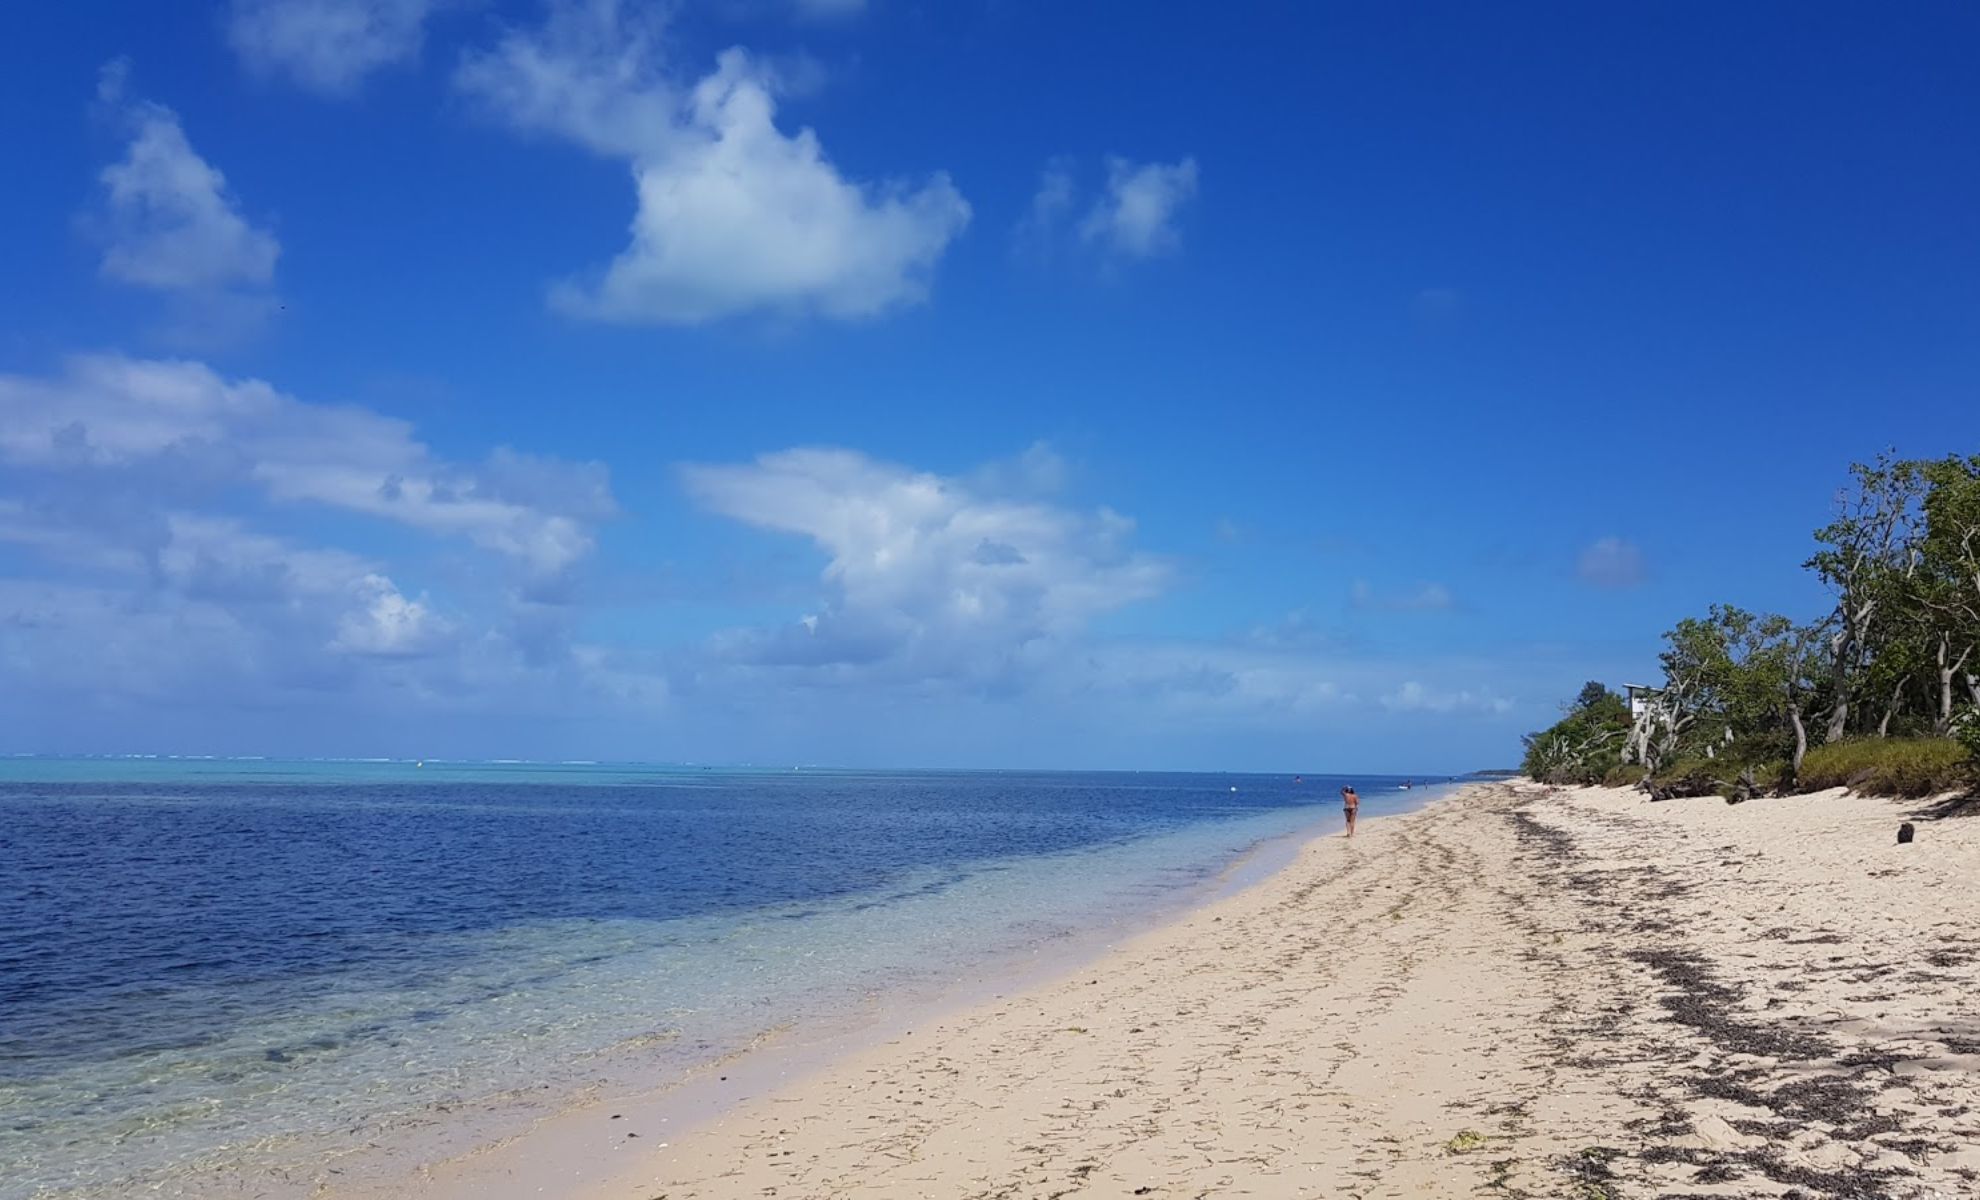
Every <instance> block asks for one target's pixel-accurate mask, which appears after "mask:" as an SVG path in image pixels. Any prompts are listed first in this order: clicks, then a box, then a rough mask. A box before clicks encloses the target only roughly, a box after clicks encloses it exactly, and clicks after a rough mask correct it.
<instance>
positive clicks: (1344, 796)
mask: <svg viewBox="0 0 1980 1200" xmlns="http://www.w3.org/2000/svg"><path fill="white" fill-rule="evenodd" d="M1341 811H1342V812H1343V813H1346V814H1347V826H1348V831H1347V835H1348V836H1349V837H1353V836H1354V817H1355V814H1356V813H1358V812H1360V811H1361V797H1359V796H1357V795H1355V794H1354V785H1353V784H1351V783H1350V784H1348V785H1347V786H1346V787H1344V788H1342V789H1341Z"/></svg>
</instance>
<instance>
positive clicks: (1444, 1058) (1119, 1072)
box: [338, 783, 1980, 1200]
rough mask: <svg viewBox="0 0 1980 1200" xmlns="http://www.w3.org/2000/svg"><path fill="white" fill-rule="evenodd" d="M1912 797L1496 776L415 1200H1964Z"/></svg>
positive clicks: (1970, 1107) (1970, 1042)
mask: <svg viewBox="0 0 1980 1200" xmlns="http://www.w3.org/2000/svg"><path fill="white" fill-rule="evenodd" d="M1919 807H1920V806H1918V805H1916V804H1909V805H1907V804H1900V803H1896V802H1891V801H1886V800H1880V799H1871V798H1862V797H1852V796H1846V795H1842V794H1840V793H1826V794H1821V795H1816V796H1807V797H1796V798H1790V799H1775V800H1759V801H1753V802H1750V803H1747V804H1744V805H1739V806H1730V805H1727V804H1725V803H1724V802H1722V801H1720V800H1717V799H1701V800H1687V801H1675V802H1669V803H1662V804H1652V803H1649V802H1647V801H1646V800H1645V799H1644V798H1643V797H1642V796H1641V795H1640V794H1638V793H1633V792H1621V791H1605V790H1600V789H1581V790H1563V789H1553V788H1544V787H1540V786H1538V785H1532V784H1524V783H1515V784H1490V785H1479V786H1476V787H1472V788H1468V789H1466V790H1464V791H1463V792H1461V793H1459V794H1458V795H1456V796H1454V797H1452V798H1450V799H1448V800H1444V801H1441V802H1439V803H1437V804H1435V805H1433V806H1432V807H1430V808H1429V809H1426V810H1424V811H1421V812H1418V813H1414V814H1410V815H1408V816H1402V817H1394V818H1384V819H1378V820H1372V821H1369V822H1366V823H1365V824H1364V827H1363V832H1362V836H1360V837H1358V838H1356V839H1355V840H1354V841H1353V842H1352V843H1350V842H1348V841H1346V840H1344V839H1341V838H1339V837H1325V838H1321V839H1318V840H1315V841H1314V842H1312V843H1310V844H1309V845H1307V846H1306V847H1305V848H1304V849H1303V850H1302V852H1301V853H1300V855H1299V857H1298V859H1297V861H1296V862H1295V863H1294V864H1293V865H1292V866H1290V867H1288V868H1287V869H1285V870H1283V871H1281V872H1279V873H1278V874H1276V875H1273V876H1272V877H1271V878H1269V879H1267V880H1266V881H1264V882H1262V883H1260V884H1258V885H1256V886H1254V887H1252V888H1249V889H1248V890H1245V891H1243V892H1242V893H1240V894H1237V895H1235V896H1231V897H1228V898H1226V899H1223V900H1221V901H1219V902H1217V903H1215V904H1212V905H1210V906H1208V907H1206V908H1203V909H1200V910H1198V911H1195V912H1193V913H1191V914H1189V915H1188V916H1186V917H1184V918H1183V919H1180V920H1178V921H1176V922H1175V923H1173V924H1170V925H1167V926H1164V927H1162V928H1159V929H1156V930H1154V931H1152V932H1150V933H1147V934H1145V935H1142V936H1140V937H1138V938H1136V939H1134V940H1133V941H1131V942H1129V943H1127V944H1125V945H1123V946H1121V947H1119V948H1118V949H1116V950H1114V951H1112V952H1110V953H1109V954H1108V955H1107V956H1106V957H1105V958H1104V959H1102V960H1101V961H1099V962H1097V963H1094V964H1092V965H1090V966H1087V967H1084V968H1082V969H1080V970H1079V971H1078V972H1077V973H1075V974H1073V975H1071V976H1069V977H1066V978H1063V979H1060V980H1058V981H1056V982H1052V983H1049V984H1047V985H1044V986H1041V987H1036V988H1034V989H1031V990H1028V991H1024V992H1022V993H1020V994H1013V995H1009V996H1005V997H1001V998H998V999H995V1000H993V1001H990V1002H987V1003H984V1004H981V1005H978V1006H976V1007H973V1008H970V1009H967V1010H965V1011H960V1012H953V1013H951V1014H949V1015H948V1016H946V1017H945V1018H944V1019H941V1020H939V1021H938V1022H937V1023H935V1024H934V1025H932V1026H928V1027H922V1028H915V1029H913V1030H912V1031H907V1030H902V1031H900V1032H899V1034H898V1035H897V1036H895V1037H893V1038H891V1039H890V1040H888V1041H887V1042H886V1043H885V1044H880V1045H874V1046H870V1047H868V1048H866V1049H864V1050H861V1051H858V1052H856V1053H853V1054H851V1055H849V1056H847V1057H843V1058H841V1059H839V1060H837V1061H833V1062H830V1063H827V1064H824V1065H822V1066H813V1067H808V1068H806V1069H805V1070H803V1071H793V1072H787V1073H785V1076H784V1077H783V1078H781V1080H780V1079H779V1072H778V1071H777V1070H775V1069H774V1068H773V1069H769V1070H765V1069H762V1064H760V1063H759V1064H756V1067H757V1069H755V1070H736V1071H735V1072H734V1075H735V1079H734V1081H733V1087H734V1088H735V1091H736V1095H735V1096H734V1099H733V1103H732V1104H731V1105H730V1106H729V1107H727V1108H726V1110H725V1111H724V1112H723V1114H722V1115H720V1116H719V1117H717V1118H715V1119H713V1120H709V1121H705V1122H703V1123H701V1124H699V1125H698V1126H695V1127H685V1126H683V1125H682V1124H681V1123H680V1122H678V1121H677V1120H673V1119H669V1120H667V1121H665V1122H663V1121H661V1120H660V1118H659V1117H658V1116H656V1115H655V1114H658V1113H660V1112H663V1111H666V1109H665V1108H664V1106H662V1105H658V1104H654V1103H645V1104H642V1103H637V1102H631V1103H613V1104H607V1105H602V1106H598V1107H595V1108H587V1109H584V1110H580V1111H577V1112H573V1113H569V1114H566V1115H565V1116H564V1117H561V1118H559V1119H558V1120H557V1121H554V1122H552V1123H550V1125H548V1126H546V1127H545V1128H544V1129H542V1130H539V1131H538V1132H537V1133H535V1134H532V1135H530V1136H526V1137H524V1138H521V1139H518V1140H516V1141H512V1142H510V1143H508V1144H506V1145H504V1146H501V1147H496V1148H493V1149H490V1150H486V1151H483V1152H480V1153H476V1154H471V1155H468V1156H466V1157H464V1158H461V1159H457V1160H455V1161H452V1162H449V1163H446V1164H442V1165H441V1166H439V1167H436V1168H433V1169H431V1170H429V1171H426V1172H424V1173H422V1175H421V1176H420V1177H419V1179H418V1181H417V1182H416V1184H414V1185H412V1186H413V1189H414V1190H415V1191H417V1192H418V1193H421V1194H426V1195H432V1196H442V1197H449V1196H465V1195H477V1196H484V1197H486V1196H510V1195H514V1196H538V1195H561V1196H566V1197H572V1198H575V1200H658V1198H660V1197H665V1198H666V1200H695V1198H706V1200H731V1198H735V1197H756V1196H767V1197H779V1198H786V1200H788V1198H794V1197H835V1196H848V1197H850V1196H859V1197H935V1198H943V1200H946V1198H950V1197H957V1198H960V1197H980V1198H985V1200H988V1198H992V1197H999V1198H1010V1200H1018V1198H1026V1200H1029V1198H1032V1197H1037V1198H1041V1200H1042V1198H1044V1197H1063V1196H1091V1197H1115V1196H1124V1197H1125V1196H1156V1197H1205V1196H1265V1197H1295V1196H1299V1197H1314V1196H1335V1195H1339V1196H1359V1197H1376V1196H1444V1195H1458V1194H1468V1193H1471V1192H1473V1191H1476V1190H1479V1189H1495V1190H1496V1194H1504V1195H1514V1196H1518V1195H1529V1196H1579V1197H1586V1198H1589V1200H1595V1198H1616V1197H1625V1196H1653V1195H1655V1196H1687V1197H1692V1196H1696V1197H1704V1196H1726V1197H1731V1196H1791V1195H1799V1196H1803V1197H1814V1196H1835V1197H1853V1196H1890V1197H1914V1196H1915V1197H1927V1196H1965V1195H1973V1194H1976V1192H1980V1182H1976V1181H1980V988H1976V986H1975V985H1976V983H1980V887H1976V883H1980V820H1968V819H1961V818H1957V817H1954V818H1948V819H1943V820H1921V821H1920V822H1919V824H1918V828H1919V835H1918V840H1917V842H1916V843H1915V844H1913V845H1909V846H1899V845H1897V844H1896V839H1895V833H1896V829H1897V826H1898V824H1899V822H1900V820H1902V819H1905V817H1906V816H1907V815H1908V814H1909V813H1912V812H1914V811H1916V810H1917V809H1918V808H1919ZM765 1053H767V1054H772V1055H774V1053H775V1051H774V1050H772V1051H767V1052H765ZM716 1070H718V1071H719V1070H723V1068H717V1069H716ZM728 1082H730V1081H725V1080H721V1079H720V1078H719V1077H718V1078H717V1079H714V1080H706V1081H704V1086H705V1087H706V1088H708V1089H711V1090H713V1091H714V1092H716V1093H717V1094H719V1093H720V1090H721V1085H722V1084H724V1083H728ZM615 1113H616V1114H617V1116H616V1118H615V1116H614V1114H615ZM338 1194H350V1193H338ZM400 1194H404V1193H403V1192H401V1193H400ZM1486 1194H1494V1193H1493V1192H1491V1191H1488V1192H1487V1193H1486Z"/></svg>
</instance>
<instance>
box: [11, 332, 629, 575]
mask: <svg viewBox="0 0 1980 1200" xmlns="http://www.w3.org/2000/svg"><path fill="white" fill-rule="evenodd" d="M0 463H7V464H10V465H13V466H17V467H23V468H41V469H64V470H77V469H99V470H102V469H119V470H149V471H151V472H153V473H154V474H157V475H161V476H168V477H170V478H171V480H172V481H173V482H174V484H175V485H176V486H186V485H188V484H190V483H191V482H193V481H198V480H210V481H213V482H215V483H233V482H240V483H246V484H249V485H251V486H253V487H255V488H257V489H259V490H260V491H261V492H262V493H263V494H264V495H265V496H267V497H269V498H270V499H273V500H276V501H280V502H301V503H312V504H320V505H327V506H330V507H333V508H338V509H343V510H346V511H350V512H357V513H362V514H365V515H368V516H372V517H376V518H379V519H382V520H386V521H392V522H396V523H399V524H402V525H407V526H410V527H413V528H416V529H421V530H424V531H426V532H428V533H432V534H437V535H442V536H452V537H461V538H464V539H466V540H467V541H469V542H471V543H473V544H474V545H477V546H480V547H482V548H484V549H487V550H491V551H495V552H497V553H499V554H502V555H504V556H506V557H508V558H509V559H511V560H512V561H514V562H516V563H518V564H520V565H521V566H523V567H524V568H525V569H526V570H527V571H528V572H530V573H532V574H535V575H551V574H555V573H557V572H559V571H562V570H564V569H565V568H567V567H569V566H570V565H572V564H573V563H575V562H576V561H577V560H579V559H580V558H582V557H584V555H585V554H587V553H588V552H589V551H590V549H591V545H592V537H591V532H590V524H591V523H592V522H594V521H596V520H597V519H599V518H600V517H602V516H604V515H608V514H609V513H610V511H611V509H612V501H611V496H610V491H609V487H608V485H607V482H606V478H605V472H604V468H603V467H601V466H598V465H597V464H575V463H559V462H553V461H550V460H542V459H534V458H530V457H527V456H523V455H518V454H515V453H513V452H508V451H498V452H497V453H496V454H495V455H494V456H493V457H492V458H491V459H490V460H489V462H488V463H487V464H486V465H485V466H482V467H473V466H467V465H463V464H458V463H449V462H446V461H444V460H440V459H437V458H436V457H434V456H433V454H432V453H431V452H430V451H429V450H428V449H427V448H426V447H425V446H424V445H422V444H421V443H420V442H418V441H417V440H415V439H414V438H413V436H412V429H411V427H410V426H408V425H407V424H406V423H405V422H403V421H398V420H395V419H393V418H390V417H385V416H381V415H379V414H377V413H373V412H370V411H367V410H365V409H361V408H352V407H336V406H330V405H319V404H308V403H305V402H303V401H301V400H297V399H295V398H293V397H290V396H287V395H284V394H283V393H281V392H279V391H277V390H275V389H274V388H273V387H271V386H269V385H268V384H266V383H263V382H261V381H259V380H254V379H247V380H234V381H230V380H227V379H225V378H223V377H222V376H220V375H219V374H218V373H217V372H215V371H213V370H212V369H211V368H210V367H207V366H205V365H203V364H201V363H197V362H190V361H161V360H149V359H131V358H125V357H122V356H117V355H98V356H86V357H80V358H77V359H74V360H72V361H71V362H70V364H69V367H68V370H67V372H66V373H65V374H64V375H62V376H60V377H57V378H53V379H39V378H33V377H27V376H7V375H0Z"/></svg>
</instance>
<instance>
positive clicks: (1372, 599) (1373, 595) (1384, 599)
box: [1348, 579, 1457, 612]
mask: <svg viewBox="0 0 1980 1200" xmlns="http://www.w3.org/2000/svg"><path fill="white" fill-rule="evenodd" d="M1348 599H1349V601H1350V602H1352V603H1353V605H1354V606H1355V607H1356V608H1361V609H1373V610H1378V611H1383V612H1445V611H1448V610H1449V609H1452V608H1455V607H1456V606H1457V598H1456V597H1454V596H1452V595H1451V589H1449V588H1447V587H1445V586H1444V585H1443V584H1441V583H1426V584H1424V585H1423V586H1422V587H1419V588H1415V589H1413V590H1410V591H1406V592H1397V593H1394V594H1388V593H1382V592H1377V591H1376V590H1375V588H1374V586H1373V585H1371V584H1370V583H1369V582H1368V581H1367V580H1365V579H1357V580H1355V581H1354V585H1353V586H1352V587H1351V588H1350V589H1349V591H1348Z"/></svg>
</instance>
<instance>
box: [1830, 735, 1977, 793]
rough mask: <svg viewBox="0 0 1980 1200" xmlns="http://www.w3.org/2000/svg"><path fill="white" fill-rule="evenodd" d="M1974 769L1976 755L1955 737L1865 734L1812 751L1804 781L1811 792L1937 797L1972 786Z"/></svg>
mask: <svg viewBox="0 0 1980 1200" xmlns="http://www.w3.org/2000/svg"><path fill="white" fill-rule="evenodd" d="M1973 770H1974V760H1973V753H1972V752H1971V751H1970V750H1968V749H1967V748H1966V747H1965V746H1962V745H1960V744H1959V743H1958V742H1955V741H1953V740H1952V739H1951V738H1863V739H1860V740H1857V741H1848V742H1835V743H1833V744H1831V745H1827V746H1817V747H1815V748H1814V749H1813V750H1810V751H1809V752H1808V757H1807V758H1805V759H1803V760H1802V763H1801V780H1800V784H1801V786H1802V787H1803V788H1805V789H1807V790H1809V791H1811V792H1819V791H1821V790H1822V789H1823V788H1832V787H1846V788H1849V789H1850V790H1851V791H1855V792H1861V793H1863V794H1864V795H1871V796H1931V795H1934V794H1936V793H1939V792H1951V791H1957V790H1958V789H1960V788H1963V787H1966V786H1968V785H1970V784H1971V783H1972V782H1973Z"/></svg>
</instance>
